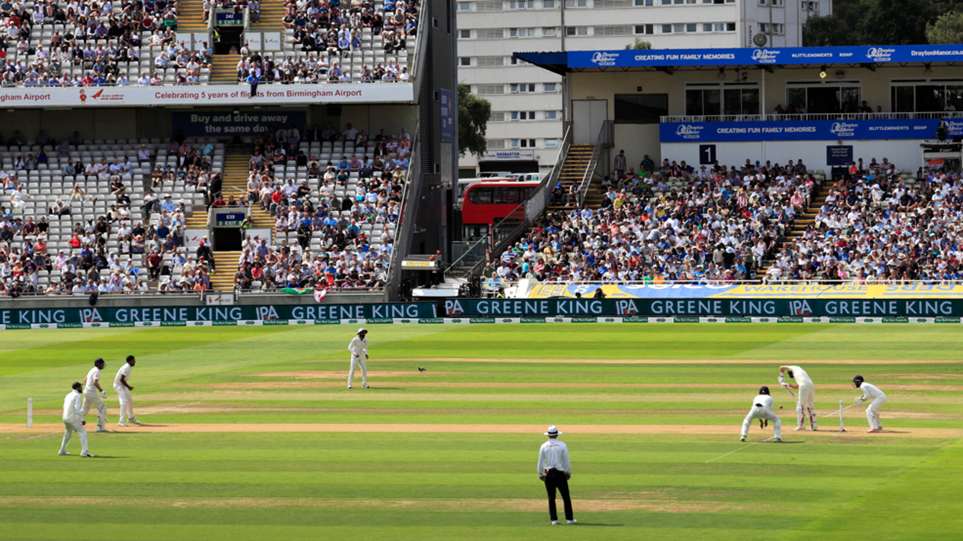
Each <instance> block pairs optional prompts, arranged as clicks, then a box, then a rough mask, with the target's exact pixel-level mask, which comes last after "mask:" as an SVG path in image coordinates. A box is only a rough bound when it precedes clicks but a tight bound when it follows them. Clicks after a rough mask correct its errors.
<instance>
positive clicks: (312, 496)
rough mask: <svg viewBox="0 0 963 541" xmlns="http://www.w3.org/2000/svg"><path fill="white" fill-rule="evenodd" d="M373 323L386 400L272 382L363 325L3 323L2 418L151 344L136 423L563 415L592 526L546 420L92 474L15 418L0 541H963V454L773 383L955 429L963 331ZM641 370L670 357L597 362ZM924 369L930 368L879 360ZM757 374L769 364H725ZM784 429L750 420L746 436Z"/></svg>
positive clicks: (472, 421) (330, 365)
mask: <svg viewBox="0 0 963 541" xmlns="http://www.w3.org/2000/svg"><path fill="white" fill-rule="evenodd" d="M370 329H371V334H370V336H369V341H370V353H371V357H372V358H371V361H370V362H369V369H370V370H371V371H372V378H371V383H372V385H373V388H372V389H370V390H366V391H362V390H361V389H360V388H359V387H360V382H357V381H356V383H357V386H356V388H355V389H354V390H352V391H350V392H349V391H347V390H346V389H344V388H343V380H342V379H340V378H338V379H330V378H321V379H294V378H293V377H291V376H286V375H280V376H279V375H273V376H269V375H263V374H265V373H278V372H282V373H283V372H303V371H342V372H343V371H346V369H347V351H346V346H347V342H348V340H349V339H350V338H351V336H352V334H353V331H354V330H355V329H354V328H348V327H258V328H236V327H234V328H227V327H218V328H203V329H190V328H187V329H183V328H162V329H87V330H56V331H54V330H45V331H5V332H3V333H2V334H0V384H2V387H0V388H2V389H4V391H3V393H0V423H17V424H21V423H23V421H24V410H25V404H26V399H27V398H28V397H32V398H33V399H34V404H35V408H36V409H37V415H36V422H38V423H57V422H59V417H60V415H59V412H58V410H59V408H60V407H61V404H62V401H63V396H64V395H65V394H66V392H67V390H68V388H69V384H70V383H71V382H72V381H74V380H80V379H82V378H83V377H84V375H85V374H86V372H87V370H88V367H89V366H90V365H91V361H92V360H93V359H94V358H95V357H104V358H105V359H107V361H108V367H107V369H106V371H105V378H106V379H108V380H112V378H113V374H114V373H115V371H116V370H117V368H118V367H119V362H120V359H122V358H123V357H125V356H126V355H127V354H131V353H132V354H134V355H136V356H137V359H138V364H137V366H136V367H135V369H134V376H133V379H132V383H133V384H134V386H135V387H136V389H135V391H134V396H135V401H136V408H137V409H138V410H140V411H141V412H142V413H140V414H139V415H138V416H139V417H141V419H142V420H143V421H145V422H147V423H149V424H154V425H165V424H166V425H173V424H177V425H187V424H197V423H216V424H243V423H258V424H268V425H270V424H281V423H284V424H288V423H294V424H299V423H325V424H331V423H335V424H339V423H360V424H369V425H372V426H373V427H378V426H382V425H391V424H399V423H420V424H467V425H482V424H502V425H537V426H544V425H548V424H558V425H559V426H560V428H561V429H562V430H563V431H565V432H566V434H565V435H563V437H562V439H563V440H564V441H566V442H567V443H568V444H569V447H570V451H571V454H572V461H573V467H574V470H575V471H574V476H573V478H572V481H571V487H572V492H573V497H574V500H575V511H576V516H577V518H578V519H579V525H578V526H576V527H568V526H561V527H558V528H555V529H552V530H549V531H546V530H547V529H548V528H549V526H548V516H547V512H546V510H545V509H544V507H545V502H544V488H543V487H542V485H541V484H540V483H539V482H538V480H537V478H536V476H535V471H534V470H535V459H536V458H537V449H538V446H539V445H540V444H541V442H542V441H543V440H544V437H543V436H541V434H540V431H533V433H531V434H518V433H497V434H491V433H471V432H467V433H466V432H458V433H439V432H425V433H381V434H379V433H376V432H370V433H350V432H337V431H336V432H293V433H270V432H243V431H241V432H226V433H214V432H197V433H150V434H147V433H142V434H131V433H120V432H117V433H112V434H91V435H90V439H91V451H92V452H94V453H95V454H97V455H98V458H97V459H94V460H83V459H80V458H79V457H77V456H76V455H77V454H79V443H78V442H77V439H76V437H75V439H74V440H73V441H72V442H71V446H70V451H71V452H73V453H74V456H72V457H57V456H56V450H57V447H58V446H59V442H60V434H59V433H58V434H47V433H45V432H44V431H35V432H34V433H28V434H24V433H12V432H7V433H3V429H2V428H0V539H2V540H8V539H24V540H26V539H30V540H41V539H44V540H47V539H49V540H62V539H68V538H69V539H78V540H87V539H90V540H92V541H93V540H96V541H114V540H127V539H137V540H164V541H167V540H230V541H243V540H258V541H261V540H272V539H284V540H300V539H306V540H307V539H310V540H318V539H323V540H338V539H359V540H361V539H363V540H382V539H383V540H399V539H406V540H407V539H411V540H446V541H447V540H459V539H465V540H515V539H518V540H522V539H526V540H527V539H533V538H539V537H547V536H551V537H552V538H558V539H579V540H596V539H597V540H609V539H612V540H620V539H626V540H629V539H631V540H637V539H660V540H661V539H666V540H675V539H678V540H686V541H691V540H699V539H739V540H754V539H760V540H762V539H765V540H772V539H786V540H796V539H800V540H802V539H806V540H808V539H847V540H852V539H856V538H859V539H874V541H875V540H906V539H928V540H929V539H959V532H960V531H963V497H961V496H963V489H961V482H963V472H961V469H963V468H961V466H960V464H963V442H961V441H960V440H958V439H955V438H954V437H948V436H938V435H933V434H930V435H928V436H926V437H923V436H911V437H885V436H884V437H878V438H873V437H867V436H865V435H863V434H862V432H863V431H864V430H865V426H866V420H865V417H864V415H863V413H862V409H861V408H856V407H853V408H849V409H848V410H847V411H846V414H847V425H848V428H849V430H850V432H849V433H847V434H841V435H837V436H831V437H830V436H826V435H812V434H811V433H809V432H803V433H799V432H792V431H791V430H789V429H790V428H791V427H792V426H793V425H794V411H792V410H793V406H792V402H791V399H790V397H789V395H788V394H786V393H785V392H783V391H782V390H781V389H778V387H777V386H776V382H775V376H776V373H777V367H778V365H779V364H780V363H781V362H782V361H797V362H798V363H799V364H802V365H803V366H805V367H806V368H807V370H808V371H809V373H810V375H811V376H812V377H813V379H814V380H815V381H816V385H817V393H816V396H817V409H818V410H819V411H820V413H821V414H822V415H828V414H830V413H831V412H832V411H833V410H835V409H836V408H837V407H838V403H839V400H844V401H845V402H846V404H850V403H851V401H852V398H853V397H854V396H856V395H857V394H858V392H857V391H856V390H855V389H843V388H838V389H837V388H830V386H831V385H833V386H837V385H845V384H848V382H849V381H850V380H851V379H852V376H853V375H854V374H856V373H860V374H862V375H863V376H865V377H866V379H867V380H868V381H870V382H873V383H876V384H877V385H879V386H881V387H882V388H883V389H884V390H885V391H886V393H887V394H888V395H889V402H888V403H887V404H886V406H885V407H884V409H883V419H884V421H885V422H884V425H885V426H886V427H887V429H890V430H893V431H907V432H911V431H913V430H917V429H959V428H961V426H963V422H961V421H963V391H958V390H955V389H953V388H947V387H950V386H956V387H960V386H963V362H959V363H938V362H932V361H944V360H957V359H960V358H961V356H960V354H959V351H961V346H963V333H960V332H959V331H958V330H957V327H955V326H952V325H945V326H944V325H912V326H868V325H867V326H856V325H778V326H776V325H773V326H763V325H745V326H723V325H718V326H715V325H682V324H679V325H611V326H608V325H584V324H570V325H514V326H510V325H472V326H460V325H445V326H441V325H438V326H434V325H430V326H429V325H425V326H414V325H412V326H401V325H399V326H389V325H385V326H371V327H370ZM636 359H656V360H664V361H665V362H659V363H651V364H649V363H602V362H598V361H600V360H636ZM673 359H685V360H705V362H700V363H687V364H680V363H673V362H672V360H673ZM907 359H908V360H913V361H915V362H913V363H911V364H887V363H884V362H880V363H878V364H877V363H873V362H872V361H894V360H907ZM538 360H545V361H547V362H531V361H538ZM552 360H558V361H566V362H551V361H552ZM715 360H727V361H730V362H726V363H719V362H712V361H715ZM739 360H747V361H758V360H771V361H772V363H763V364H759V363H755V362H747V363H739V362H731V361H739ZM839 360H865V361H868V362H867V364H859V365H852V364H841V363H836V362H834V361H839ZM573 361H575V362H573ZM418 366H422V367H426V368H427V369H428V371H427V372H424V373H419V372H418V371H417V367H418ZM379 371H391V372H392V373H394V375H392V376H390V377H388V376H379V375H378V372H379ZM359 377H360V376H359ZM108 382H109V381H108ZM292 383H296V384H297V385H291V384H292ZM328 383H330V384H328ZM251 384H254V385H251ZM653 384H654V385H657V386H651V385H653ZM762 384H768V385H770V386H771V387H772V388H773V392H774V398H775V399H776V403H777V405H782V406H784V408H785V409H783V410H781V411H778V413H780V415H781V416H782V418H783V421H784V429H785V432H784V439H785V440H787V444H784V445H776V444H768V443H767V444H761V443H760V444H757V445H750V446H747V445H746V444H741V443H739V442H738V441H737V440H738V437H737V436H738V431H739V426H740V425H741V421H742V417H743V416H744V415H745V412H746V410H747V408H748V406H749V401H750V400H751V398H752V397H753V396H754V395H755V392H756V391H757V389H758V386H759V385H762ZM553 385H557V386H553ZM643 385H648V386H643ZM700 385H706V386H705V387H700ZM900 386H926V387H925V388H924V389H923V390H911V389H900ZM108 393H110V398H109V400H108V407H109V408H110V410H109V411H110V415H109V417H110V419H111V421H114V420H116V407H117V402H116V398H115V397H114V393H113V392H112V391H111V390H110V389H109V387H108ZM185 404H190V405H187V406H185ZM158 410H166V411H158ZM152 411H156V413H149V412H152ZM837 419H838V418H836V417H829V418H827V419H824V420H823V421H822V422H821V424H822V426H823V427H824V428H827V429H828V428H830V427H831V426H833V425H834V424H835V423H838V420H837ZM88 420H89V421H90V422H91V424H92V421H93V420H94V416H93V415H91V416H89V417H88ZM575 425H601V426H608V427H610V428H611V431H614V430H617V428H618V427H619V426H620V425H661V426H667V427H672V426H675V425H697V426H698V425H708V426H718V425H724V426H731V428H732V434H731V435H719V434H699V433H696V434H687V435H669V434H618V433H608V434H587V433H579V432H578V430H567V429H566V427H568V426H575ZM707 432H709V431H708V430H707ZM770 434H771V432H770V433H764V432H762V431H761V430H759V428H758V426H756V427H754V428H753V430H752V431H751V432H750V438H749V439H750V442H761V441H762V440H764V439H765V438H766V437H768V436H769V435H770ZM789 442H791V443H789ZM735 450H740V451H739V452H737V453H734V454H731V455H728V456H725V457H723V458H719V459H717V458H718V457H720V456H722V455H725V454H726V453H729V452H731V451H735ZM713 459H717V460H713ZM707 461H711V462H709V463H707ZM559 506H561V503H560V502H559Z"/></svg>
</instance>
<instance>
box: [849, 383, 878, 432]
mask: <svg viewBox="0 0 963 541" xmlns="http://www.w3.org/2000/svg"><path fill="white" fill-rule="evenodd" d="M853 386H855V387H856V388H857V389H859V390H861V391H863V396H860V397H857V398H856V405H857V406H859V405H860V404H862V403H863V402H866V401H867V400H871V401H872V402H870V403H869V406H868V407H867V408H866V420H867V421H869V430H867V431H866V432H869V433H870V434H875V433H876V432H882V431H883V423H881V422H880V420H879V408H880V406H882V405H883V404H885V403H886V394H884V393H883V391H880V390H879V387H877V386H875V385H873V384H872V383H867V382H866V380H864V379H863V376H856V377H855V378H853Z"/></svg>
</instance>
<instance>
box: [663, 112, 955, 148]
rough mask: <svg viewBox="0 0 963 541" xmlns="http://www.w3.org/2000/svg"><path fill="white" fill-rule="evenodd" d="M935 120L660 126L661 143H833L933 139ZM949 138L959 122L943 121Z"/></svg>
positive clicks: (677, 123)
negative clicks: (843, 141)
mask: <svg viewBox="0 0 963 541" xmlns="http://www.w3.org/2000/svg"><path fill="white" fill-rule="evenodd" d="M939 124H940V119H938V118H916V119H905V118H894V119H865V120H862V119H861V120H846V121H842V120H756V121H745V122H663V123H661V124H659V140H660V141H661V142H663V143H688V142H692V141H706V142H726V141H836V140H840V139H842V140H872V139H928V138H933V137H936V129H937V128H938V127H939ZM946 124H947V127H948V128H949V136H950V137H958V136H963V122H961V121H960V120H959V119H956V120H954V119H946Z"/></svg>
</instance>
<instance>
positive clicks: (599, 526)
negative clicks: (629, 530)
mask: <svg viewBox="0 0 963 541" xmlns="http://www.w3.org/2000/svg"><path fill="white" fill-rule="evenodd" d="M623 526H625V524H598V523H591V522H579V523H578V527H579V528H582V527H587V528H621V527H623Z"/></svg>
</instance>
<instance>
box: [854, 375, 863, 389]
mask: <svg viewBox="0 0 963 541" xmlns="http://www.w3.org/2000/svg"><path fill="white" fill-rule="evenodd" d="M864 381H866V380H864V379H863V376H856V377H855V378H853V387H856V388H857V389H859V386H860V385H862V384H863V382H864Z"/></svg>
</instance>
